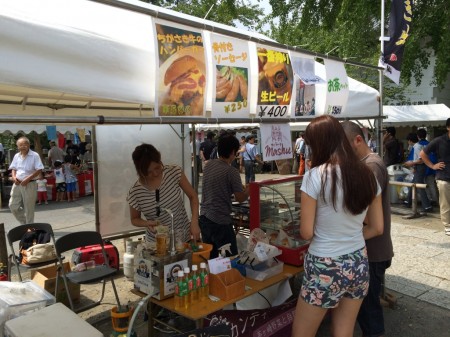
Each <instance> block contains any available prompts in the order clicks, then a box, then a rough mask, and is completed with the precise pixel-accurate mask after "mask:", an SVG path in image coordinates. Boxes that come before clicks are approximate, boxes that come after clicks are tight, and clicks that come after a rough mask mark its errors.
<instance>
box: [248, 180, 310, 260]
mask: <svg viewBox="0 0 450 337" xmlns="http://www.w3.org/2000/svg"><path fill="white" fill-rule="evenodd" d="M301 184H302V177H301V176H289V177H286V178H278V179H270V180H263V181H256V182H252V183H250V203H249V204H250V207H249V214H250V216H249V222H250V230H253V229H255V228H261V229H262V230H264V231H265V232H266V235H267V238H268V239H269V243H270V244H272V245H274V246H277V247H278V248H279V249H281V251H282V254H281V255H280V256H279V257H278V258H279V259H280V260H281V261H283V262H285V263H288V264H292V265H295V266H301V265H303V260H304V254H305V253H306V251H307V249H308V246H309V241H305V240H302V239H301V238H300V187H301Z"/></svg>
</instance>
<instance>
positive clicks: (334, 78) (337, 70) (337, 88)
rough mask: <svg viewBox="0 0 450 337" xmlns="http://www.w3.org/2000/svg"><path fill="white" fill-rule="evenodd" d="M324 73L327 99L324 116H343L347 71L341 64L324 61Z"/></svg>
mask: <svg viewBox="0 0 450 337" xmlns="http://www.w3.org/2000/svg"><path fill="white" fill-rule="evenodd" d="M324 62H325V72H326V74H327V76H326V77H327V83H326V86H327V98H326V104H325V114H327V115H337V116H335V117H340V116H343V115H344V114H345V106H346V105H347V101H348V95H349V91H350V90H349V87H348V77H347V71H346V70H345V67H344V64H343V63H341V62H337V61H333V60H329V59H325V60H324Z"/></svg>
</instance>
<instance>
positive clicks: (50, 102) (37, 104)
mask: <svg viewBox="0 0 450 337" xmlns="http://www.w3.org/2000/svg"><path fill="white" fill-rule="evenodd" d="M0 8H1V10H0V46H1V47H0V123H2V125H1V129H8V128H10V127H9V126H8V125H5V124H6V123H8V124H15V125H16V124H41V125H55V124H56V125H59V124H64V125H95V124H109V125H107V126H99V127H98V137H97V135H96V132H97V131H96V128H94V129H93V133H94V135H95V137H94V138H96V139H95V140H96V141H97V144H95V143H94V148H97V149H98V154H99V157H98V158H97V159H98V161H97V163H98V165H97V166H98V174H97V175H96V179H95V180H96V183H98V184H99V185H100V186H99V188H98V189H96V191H98V194H97V196H98V198H96V203H97V204H96V208H97V212H96V213H99V215H98V221H97V225H99V223H100V222H101V224H102V226H103V228H102V227H100V228H101V229H102V230H101V233H102V234H103V235H108V234H117V233H119V232H126V231H131V230H133V228H132V226H131V225H130V224H129V214H127V209H128V208H127V207H123V206H124V205H126V202H125V199H124V195H125V194H126V188H127V187H128V186H129V185H128V184H124V185H121V186H120V188H121V189H119V188H118V186H117V185H118V184H117V182H118V181H123V177H124V176H126V177H127V179H134V175H135V172H134V171H135V170H134V167H133V166H132V162H131V160H124V158H129V157H130V150H131V149H132V147H133V146H134V145H137V144H138V142H143V141H145V142H149V143H153V144H155V145H156V146H159V147H160V149H162V153H163V157H164V161H165V162H171V163H177V164H179V165H181V166H183V167H185V173H186V175H188V176H190V169H191V167H190V155H185V153H187V152H188V151H189V141H188V139H189V137H186V135H187V133H186V130H184V124H186V123H206V124H209V123H211V122H214V123H217V122H226V123H247V124H248V123H249V122H254V123H259V122H262V121H261V120H260V119H259V118H252V117H251V116H249V118H240V119H238V118H235V119H233V118H230V119H226V121H225V120H221V121H219V120H217V119H212V118H210V117H208V112H209V113H210V109H209V110H208V104H211V103H210V102H211V101H212V97H211V96H210V95H211V90H207V94H206V100H205V101H206V102H207V103H206V111H207V115H206V116H202V117H198V118H192V117H161V118H159V117H157V118H156V117H155V116H154V112H153V108H154V105H155V92H156V90H155V68H156V67H157V60H156V51H155V41H154V40H153V39H152V35H151V34H150V33H151V32H153V30H154V28H155V27H154V21H153V18H156V17H157V18H159V19H164V20H167V21H170V22H175V23H178V24H184V25H187V26H192V27H195V28H196V29H198V30H202V31H203V32H204V33H205V34H206V36H207V35H208V34H211V32H215V33H220V34H223V35H225V36H230V37H235V38H238V39H241V40H245V41H248V43H249V44H250V43H253V45H255V44H256V43H258V44H263V45H267V46H269V47H271V46H272V47H274V48H278V49H286V50H291V51H292V50H295V51H296V52H297V53H305V55H309V56H310V57H311V56H315V54H314V53H311V52H308V51H305V50H300V49H299V50H297V49H296V48H293V47H288V46H284V45H280V44H278V43H276V42H275V41H272V40H271V39H269V38H267V37H266V36H263V35H261V34H258V33H255V32H249V31H245V30H240V29H236V28H233V27H228V26H225V25H221V24H218V23H215V22H212V21H208V20H202V19H199V18H194V17H192V16H189V15H184V14H181V13H177V12H174V11H171V10H167V9H163V8H160V7H156V6H152V5H150V4H146V3H143V2H140V1H137V0H93V1H87V0H64V1H61V0H40V1H35V0H14V1H11V0H0ZM252 50H256V49H252ZM317 57H319V58H320V57H322V58H326V57H328V56H326V55H317ZM329 58H330V59H334V60H337V61H340V62H344V61H343V60H339V59H337V58H334V57H331V56H330V57H329ZM349 63H353V62H349ZM355 64H356V63H355ZM357 65H360V66H365V65H362V64H357ZM208 66H209V65H208ZM316 66H317V74H318V75H319V76H322V77H323V78H324V79H325V76H324V67H323V66H322V65H320V64H319V63H317V65H316ZM367 67H372V66H367ZM372 68H373V67H372ZM375 69H377V68H376V67H375ZM208 76H212V72H211V74H210V75H208ZM209 82H210V83H212V81H209ZM207 83H208V80H207ZM209 85H211V86H212V84H209ZM323 87H324V86H323ZM349 88H350V94H349V103H348V105H347V110H348V113H349V115H346V116H345V117H348V116H351V118H361V117H367V118H376V117H377V116H378V115H379V106H378V102H379V94H378V92H377V91H376V90H374V89H372V88H370V87H368V86H366V85H364V84H362V83H360V82H357V81H354V80H352V79H350V80H349ZM210 89H211V88H210ZM324 92H325V91H324V88H322V89H318V90H317V92H316V95H317V99H318V100H319V97H321V96H322V99H323V95H324ZM311 118H312V117H308V118H303V117H301V118H285V119H284V120H283V119H280V121H279V122H293V121H302V122H303V121H307V120H308V119H311ZM267 122H270V121H269V120H267ZM3 123H5V124H3ZM111 124H116V125H111ZM124 124H131V125H130V127H128V126H123V125H124ZM139 124H154V125H151V126H144V127H140V126H139ZM159 124H178V125H176V126H175V127H172V125H170V127H169V125H163V126H160V125H159ZM122 126H123V127H122ZM19 128H20V126H19ZM175 138H178V140H179V141H180V146H178V144H177V145H175V144H174V139H175ZM111 139H112V140H113V141H114V142H111ZM125 142H126V143H125ZM169 145H170V147H171V149H168V146H169ZM174 149H176V150H174ZM163 151H164V152H163ZM95 152H96V151H94V155H95ZM110 154H114V155H110ZM111 167H114V168H115V171H114V173H115V174H111V170H110V168H111ZM99 200H102V205H101V207H106V208H104V209H103V210H102V208H101V207H100V208H99V206H98V203H99ZM114 205H115V206H117V205H120V206H121V207H120V208H119V207H117V209H120V210H121V211H120V214H113V213H112V212H111V211H110V210H108V209H107V207H115V206H114ZM114 209H116V208H114Z"/></svg>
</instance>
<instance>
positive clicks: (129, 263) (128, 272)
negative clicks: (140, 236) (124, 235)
mask: <svg viewBox="0 0 450 337" xmlns="http://www.w3.org/2000/svg"><path fill="white" fill-rule="evenodd" d="M123 274H124V275H125V276H126V277H127V278H128V279H133V278H134V245H133V240H132V239H127V241H126V252H125V253H124V254H123Z"/></svg>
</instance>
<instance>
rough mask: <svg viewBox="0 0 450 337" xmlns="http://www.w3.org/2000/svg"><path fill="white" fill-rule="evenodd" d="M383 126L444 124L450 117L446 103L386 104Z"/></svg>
mask: <svg viewBox="0 0 450 337" xmlns="http://www.w3.org/2000/svg"><path fill="white" fill-rule="evenodd" d="M383 115H384V116H387V118H386V119H384V120H383V126H442V125H445V122H446V120H447V118H450V109H449V108H448V107H447V106H446V105H445V104H428V105H401V106H394V105H385V106H383Z"/></svg>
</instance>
